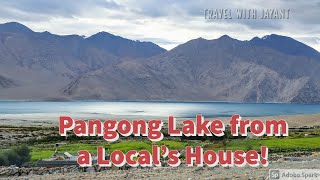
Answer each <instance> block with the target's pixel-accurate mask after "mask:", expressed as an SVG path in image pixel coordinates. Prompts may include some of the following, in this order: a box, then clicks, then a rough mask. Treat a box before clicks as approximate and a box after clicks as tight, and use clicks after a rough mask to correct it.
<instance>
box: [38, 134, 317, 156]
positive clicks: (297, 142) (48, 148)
mask: <svg viewBox="0 0 320 180" xmlns="http://www.w3.org/2000/svg"><path fill="white" fill-rule="evenodd" d="M152 144H155V145H166V146H167V147H168V148H169V149H171V150H172V149H177V150H182V149H184V148H185V146H200V145H205V150H208V149H212V150H219V149H224V145H223V143H208V142H190V141H186V142H182V141H173V140H164V141H160V142H157V143H152V142H150V141H143V142H140V141H122V142H117V143H110V144H108V143H102V144H87V143H79V142H77V143H71V144H67V145H63V146H60V147H59V148H58V151H59V152H60V153H63V152H69V153H71V154H76V153H77V152H78V151H79V150H88V151H89V152H90V153H92V154H96V150H97V147H98V146H103V147H105V148H106V150H107V149H108V148H110V151H111V152H112V151H114V150H121V151H123V152H127V151H128V150H132V149H134V150H138V151H139V150H142V149H146V150H148V151H150V150H151V146H152ZM260 146H267V147H268V148H269V149H274V148H277V149H279V148H280V149H295V148H320V137H311V138H296V139H292V138H282V139H280V138H271V139H266V140H261V139H260V140H239V141H231V142H228V143H226V149H230V150H245V151H246V150H249V149H254V150H258V149H260ZM54 150H55V147H54V145H47V144H41V145H35V146H32V160H33V161H36V160H39V159H44V158H48V157H50V156H51V155H52V154H53V153H54Z"/></svg>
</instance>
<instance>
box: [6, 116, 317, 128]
mask: <svg viewBox="0 0 320 180" xmlns="http://www.w3.org/2000/svg"><path fill="white" fill-rule="evenodd" d="M92 118H96V117H92ZM105 118H109V117H105ZM99 119H101V120H103V119H102V118H100V117H99ZM112 119H117V120H121V119H123V117H118V118H117V117H112ZM128 119H129V120H130V119H131V118H128ZM140 119H143V118H140ZM144 119H145V120H150V119H152V118H144ZM209 119H211V120H213V118H209ZM214 119H220V120H221V121H223V123H224V124H225V125H227V124H229V121H230V117H220V118H214ZM242 119H250V120H254V119H260V120H263V121H264V120H267V119H268V120H270V119H276V120H279V119H284V120H286V121H287V123H288V125H289V127H303V126H308V127H313V126H320V114H301V115H283V116H266V117H242ZM164 120H165V119H164ZM182 120H184V119H178V121H180V122H181V121H182ZM0 126H14V127H40V126H41V127H51V126H58V117H57V118H56V119H48V120H20V119H0Z"/></svg>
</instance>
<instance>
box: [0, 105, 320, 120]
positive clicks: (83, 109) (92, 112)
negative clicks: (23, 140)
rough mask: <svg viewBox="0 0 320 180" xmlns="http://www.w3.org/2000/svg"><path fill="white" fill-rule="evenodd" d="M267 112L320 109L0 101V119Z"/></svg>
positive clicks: (313, 109) (318, 109)
mask: <svg viewBox="0 0 320 180" xmlns="http://www.w3.org/2000/svg"><path fill="white" fill-rule="evenodd" d="M198 113H201V114H203V115H204V116H205V117H225V116H231V115H233V114H236V113H238V114H241V115H242V116H247V117H248V116H269V115H291V114H316V113H320V105H306V104H273V103H225V102H87V101H78V102H12V101H11V102H4V101H2V102H0V119H18V118H19V119H27V120H28V119H33V120H35V119H42V120H45V119H51V118H57V117H59V116H60V115H69V116H72V117H76V118H103V119H106V118H114V117H117V118H134V117H139V118H144V117H153V118H163V119H165V118H166V117H167V116H168V115H174V116H175V117H177V118H193V117H195V115H196V114H198Z"/></svg>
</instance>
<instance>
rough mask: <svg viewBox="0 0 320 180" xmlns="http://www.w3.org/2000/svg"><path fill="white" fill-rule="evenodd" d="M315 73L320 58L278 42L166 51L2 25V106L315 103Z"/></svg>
mask: <svg viewBox="0 0 320 180" xmlns="http://www.w3.org/2000/svg"><path fill="white" fill-rule="evenodd" d="M319 69H320V53H319V52H318V51H316V50H315V49H313V48H311V47H309V46H307V45H305V44H303V43H301V42H299V41H297V40H294V39H293V38H290V37H285V36H280V35H276V34H271V35H267V36H264V37H262V38H259V37H254V38H253V39H251V40H249V41H240V40H237V39H233V38H231V37H229V36H227V35H224V36H222V37H220V38H218V39H214V40H207V39H203V38H198V39H193V40H190V41H188V42H186V43H184V44H181V45H179V46H177V47H176V48H174V49H172V50H170V51H166V50H165V49H163V48H161V47H160V46H158V45H156V44H154V43H152V42H141V41H133V40H129V39H126V38H122V37H120V36H116V35H113V34H110V33H107V32H99V33H97V34H95V35H92V36H90V37H87V38H86V37H83V36H78V35H66V36H60V35H55V34H51V33H49V32H34V31H32V30H31V29H29V28H28V27H26V26H24V25H22V24H19V23H16V22H10V23H5V24H1V25H0V99H14V100H182V101H237V102H293V103H319V102H320V71H319Z"/></svg>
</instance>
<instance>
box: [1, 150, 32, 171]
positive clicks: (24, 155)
mask: <svg viewBox="0 0 320 180" xmlns="http://www.w3.org/2000/svg"><path fill="white" fill-rule="evenodd" d="M30 152H31V150H30V148H29V147H28V146H26V145H22V146H18V147H15V148H13V149H10V150H7V151H3V152H1V153H0V166H10V165H16V166H19V167H20V166H22V165H23V164H24V163H26V162H28V161H30V159H31V155H30Z"/></svg>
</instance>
